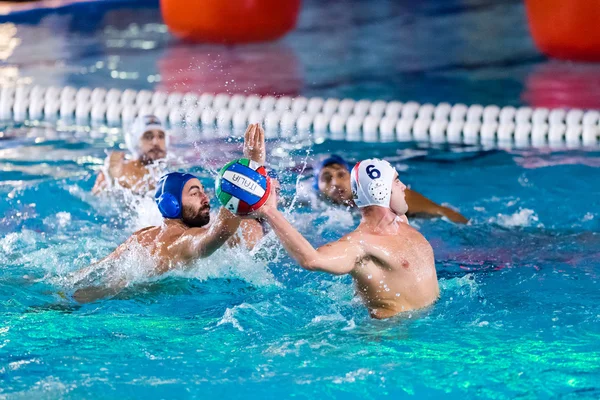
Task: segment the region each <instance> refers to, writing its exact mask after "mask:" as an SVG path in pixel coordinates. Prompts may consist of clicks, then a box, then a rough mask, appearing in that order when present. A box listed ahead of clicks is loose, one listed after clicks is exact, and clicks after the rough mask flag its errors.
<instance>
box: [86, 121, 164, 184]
mask: <svg viewBox="0 0 600 400" xmlns="http://www.w3.org/2000/svg"><path fill="white" fill-rule="evenodd" d="M125 143H126V145H127V148H128V149H129V151H130V153H131V155H132V159H130V160H126V159H125V153H124V152H122V151H114V152H111V153H110V154H109V155H108V157H106V160H105V162H104V166H103V168H102V170H101V171H100V172H99V173H98V177H97V178H96V182H95V184H94V187H93V188H92V193H93V194H99V193H101V192H103V191H106V190H109V189H112V188H114V187H115V186H120V187H122V188H125V189H129V190H131V191H132V192H133V193H136V194H147V193H148V192H150V191H153V190H154V189H155V187H156V181H157V180H158V177H159V176H160V175H161V173H160V171H159V170H160V167H159V165H158V161H159V160H162V159H164V158H165V157H166V156H167V145H168V136H167V132H166V131H165V129H164V127H163V125H162V123H161V122H160V120H159V119H158V118H157V117H155V116H154V115H144V116H140V117H138V118H137V119H136V120H135V122H134V123H133V125H132V127H131V130H129V131H127V132H126V134H125Z"/></svg>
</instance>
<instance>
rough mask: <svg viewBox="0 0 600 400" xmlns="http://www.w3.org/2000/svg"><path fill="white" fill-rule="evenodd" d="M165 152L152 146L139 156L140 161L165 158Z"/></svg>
mask: <svg viewBox="0 0 600 400" xmlns="http://www.w3.org/2000/svg"><path fill="white" fill-rule="evenodd" d="M166 155H167V153H166V152H165V151H164V150H162V149H161V148H153V149H150V150H148V151H147V152H146V153H144V154H143V155H142V157H141V159H142V161H143V162H145V163H152V162H154V161H156V160H161V159H163V158H165V157H166Z"/></svg>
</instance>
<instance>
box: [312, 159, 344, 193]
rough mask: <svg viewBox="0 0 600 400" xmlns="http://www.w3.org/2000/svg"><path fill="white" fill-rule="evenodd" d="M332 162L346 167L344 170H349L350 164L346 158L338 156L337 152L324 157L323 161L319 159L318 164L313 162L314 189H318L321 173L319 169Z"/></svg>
mask: <svg viewBox="0 0 600 400" xmlns="http://www.w3.org/2000/svg"><path fill="white" fill-rule="evenodd" d="M333 164H339V165H341V166H342V167H344V168H346V170H348V172H350V164H348V162H346V160H344V159H343V158H342V157H340V156H338V155H337V154H332V155H330V156H329V157H327V158H326V159H324V160H323V161H321V162H320V163H318V164H315V166H314V167H313V173H314V180H313V189H315V191H317V192H318V191H319V175H320V174H321V170H322V169H323V168H325V167H327V166H329V165H333Z"/></svg>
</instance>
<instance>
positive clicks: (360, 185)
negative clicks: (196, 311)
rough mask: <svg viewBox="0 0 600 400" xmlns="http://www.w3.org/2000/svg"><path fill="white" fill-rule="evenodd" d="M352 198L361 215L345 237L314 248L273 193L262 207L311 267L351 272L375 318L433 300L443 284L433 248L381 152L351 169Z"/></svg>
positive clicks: (288, 247) (287, 246) (290, 246)
mask: <svg viewBox="0 0 600 400" xmlns="http://www.w3.org/2000/svg"><path fill="white" fill-rule="evenodd" d="M350 180H351V192H352V199H353V203H354V204H355V205H356V206H357V207H358V209H359V210H360V212H361V215H362V220H361V222H360V225H359V226H358V228H356V230H354V231H353V232H351V233H350V234H348V235H346V236H344V237H342V238H341V239H340V240H338V241H336V242H333V243H329V244H326V245H324V246H322V247H320V248H318V249H315V248H314V247H313V246H312V245H311V244H310V243H309V242H308V241H307V240H306V239H305V238H304V237H303V236H302V235H301V234H300V233H299V232H298V231H297V230H296V229H295V228H294V227H293V226H292V225H291V224H290V223H289V222H288V221H287V220H286V218H285V216H284V215H283V214H282V213H281V212H280V211H279V210H277V204H276V203H275V202H274V201H273V199H272V198H269V200H267V202H266V203H265V205H263V207H262V208H260V209H259V210H258V211H257V213H256V214H257V215H258V216H259V217H261V218H263V219H264V220H265V221H267V223H269V225H271V227H272V228H273V231H275V233H276V234H277V237H278V238H279V240H280V241H281V243H282V244H283V247H284V248H285V249H286V250H287V252H288V253H289V254H290V256H292V258H294V259H295V260H296V261H297V262H298V264H300V266H301V267H302V268H304V269H306V270H309V271H320V272H327V273H330V274H333V275H345V274H349V275H351V276H352V278H353V280H354V283H355V286H356V292H357V293H358V294H359V295H360V297H361V298H362V300H363V302H364V304H365V306H366V307H367V308H368V310H369V313H370V315H371V317H373V318H378V319H382V318H389V317H392V316H394V315H396V314H399V313H402V312H406V311H411V310H415V309H419V308H423V307H427V306H429V305H431V304H433V303H434V302H435V301H436V300H437V299H438V297H439V286H438V280H437V274H436V270H435V263H434V257H433V249H432V248H431V246H430V244H429V242H428V241H427V240H426V239H425V238H424V237H423V235H421V234H420V233H419V232H418V231H417V230H416V229H414V228H412V227H411V226H410V225H409V224H408V218H407V217H406V212H407V211H408V204H407V202H406V198H405V192H406V186H405V185H404V184H403V183H402V182H401V181H400V179H399V178H398V173H397V172H396V170H395V169H394V167H392V165H391V164H390V163H388V162H387V161H384V160H379V159H376V158H373V159H368V160H364V161H361V162H359V163H357V164H356V165H355V166H354V168H353V169H352V170H351V171H350Z"/></svg>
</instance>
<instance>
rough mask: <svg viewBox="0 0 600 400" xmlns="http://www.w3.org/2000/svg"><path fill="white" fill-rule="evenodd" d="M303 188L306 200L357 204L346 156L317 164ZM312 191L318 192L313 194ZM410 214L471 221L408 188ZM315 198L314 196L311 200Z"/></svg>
mask: <svg viewBox="0 0 600 400" xmlns="http://www.w3.org/2000/svg"><path fill="white" fill-rule="evenodd" d="M306 183H310V182H309V181H305V186H301V187H300V188H299V192H300V194H301V198H302V197H303V199H302V200H303V202H308V203H314V202H315V200H316V199H315V198H319V199H322V200H324V201H325V202H326V203H328V204H333V205H339V206H346V207H354V206H355V204H354V202H353V200H352V191H351V189H350V166H349V165H348V163H347V162H346V160H344V159H343V158H342V157H340V156H338V155H335V154H334V155H331V156H329V157H327V158H325V159H324V160H322V161H321V162H320V163H318V164H316V165H315V168H314V174H313V180H312V188H308V187H306V186H308V185H306ZM311 192H313V193H314V195H311ZM405 196H406V203H407V204H408V211H407V215H408V216H410V217H446V218H448V219H449V220H450V221H452V222H456V223H460V224H466V223H467V222H468V221H469V220H468V219H467V218H465V217H464V216H463V215H461V214H460V213H458V212H456V211H454V210H452V209H450V208H448V207H444V206H441V205H439V204H436V203H435V202H433V201H431V200H429V199H428V198H427V197H425V196H423V195H422V194H420V193H418V192H415V191H414V190H411V189H408V188H406V190H405ZM311 198H312V199H311Z"/></svg>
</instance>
